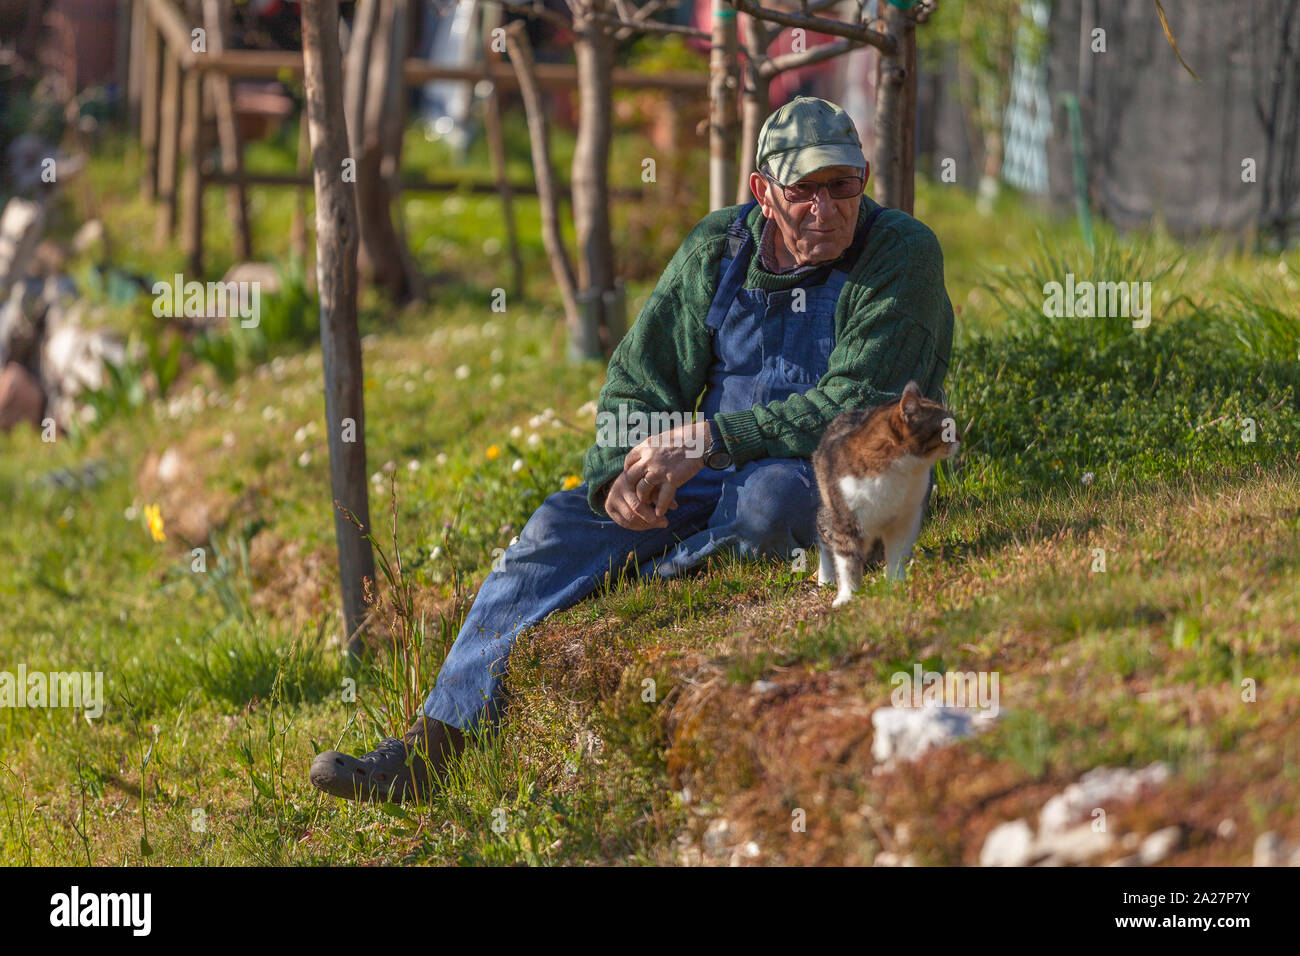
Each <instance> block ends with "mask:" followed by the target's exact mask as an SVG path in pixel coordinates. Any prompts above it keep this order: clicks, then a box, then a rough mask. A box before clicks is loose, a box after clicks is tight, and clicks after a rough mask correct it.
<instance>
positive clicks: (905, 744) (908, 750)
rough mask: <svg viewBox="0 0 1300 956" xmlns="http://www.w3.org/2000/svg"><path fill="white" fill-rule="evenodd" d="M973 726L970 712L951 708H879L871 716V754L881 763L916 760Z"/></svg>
mask: <svg viewBox="0 0 1300 956" xmlns="http://www.w3.org/2000/svg"><path fill="white" fill-rule="evenodd" d="M979 723H980V724H981V725H984V726H986V725H988V724H990V723H992V722H991V721H987V720H982V721H980V722H979ZM973 724H974V721H973V719H972V716H971V712H969V711H966V710H961V709H957V708H952V707H933V706H931V707H881V708H879V709H878V710H876V711H875V712H874V713H873V714H872V715H871V726H872V728H873V729H874V730H875V735H874V737H873V739H872V741H871V755H872V756H873V757H875V758H876V759H877V760H879V761H882V762H883V761H887V760H916V759H917V758H918V757H920V756H921V755H922V754H924V753H925V752H926V751H927V750H930V749H932V748H934V747H943V746H946V745H947V744H950V743H952V742H953V741H955V740H959V739H961V738H962V737H966V736H969V735H970V734H971V733H973V732H974V731H975V730H976V729H977V728H976V727H974V726H973ZM978 729H983V726H981V727H980V728H978Z"/></svg>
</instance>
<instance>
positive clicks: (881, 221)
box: [583, 196, 953, 515]
mask: <svg viewBox="0 0 1300 956" xmlns="http://www.w3.org/2000/svg"><path fill="white" fill-rule="evenodd" d="M875 208H877V206H876V203H875V202H873V201H872V200H871V199H870V198H868V197H867V196H863V197H862V202H861V204H860V208H859V210H858V228H859V229H861V228H862V225H863V223H864V221H865V220H866V217H867V216H868V215H869V214H870V212H871V211H872V210H873V209H875ZM739 211H740V207H739V206H731V207H728V208H725V209H718V210H715V211H714V212H711V213H709V214H708V215H707V216H705V217H704V218H703V219H702V220H700V222H699V223H698V224H697V225H696V226H695V228H694V229H692V230H691V232H690V235H688V236H687V237H686V239H685V241H684V242H683V243H682V244H681V246H680V247H679V248H678V249H677V252H676V253H675V254H674V255H673V258H672V261H671V262H669V263H668V268H667V269H665V270H664V273H663V275H662V276H660V278H659V282H658V283H657V284H656V285H655V288H654V291H653V292H652V293H651V294H650V298H649V300H648V301H647V302H646V304H645V307H644V308H643V309H642V310H641V314H640V315H639V316H638V317H637V320H636V322H634V323H633V324H632V328H631V329H630V330H629V331H628V334H627V335H626V336H625V337H624V338H623V341H622V342H620V343H619V344H618V347H617V348H616V349H615V350H614V354H613V356H612V357H611V358H610V362H609V370H608V373H607V376H606V379H605V386H604V388H602V389H601V390H600V398H599V401H598V402H597V409H598V411H599V412H609V413H611V414H613V415H617V414H618V410H619V407H620V406H624V407H625V408H626V409H627V411H628V412H632V411H640V412H643V413H650V412H665V411H680V412H690V411H693V410H695V409H697V408H698V407H699V405H698V402H699V399H700V397H701V396H702V394H703V392H704V388H705V386H706V385H707V383H708V377H709V368H710V366H711V365H712V363H713V361H714V354H713V340H712V335H711V333H710V332H709V329H708V326H706V325H705V318H706V317H707V315H708V312H709V304H710V303H711V302H712V301H713V294H714V292H715V291H716V289H717V281H718V265H719V263H720V262H721V259H722V255H723V249H724V246H725V245H726V242H725V239H726V232H727V227H728V226H729V225H731V222H732V220H733V219H735V217H736V214H737V213H738V212H739ZM746 223H747V224H748V226H749V229H750V232H751V233H752V234H753V237H754V248H755V249H757V248H758V242H759V237H760V235H761V230H762V227H763V212H762V210H761V209H760V208H759V207H758V206H755V207H754V208H753V209H752V210H751V211H750V213H749V217H748V219H747V220H746ZM836 265H839V266H841V267H843V266H845V265H846V264H845V263H840V262H836V263H830V264H827V265H826V266H825V267H822V268H818V269H816V270H814V271H812V272H805V273H802V274H799V275H793V276H791V275H785V276H779V275H774V274H773V273H771V272H768V271H766V270H765V269H763V268H762V267H761V266H760V265H759V257H758V255H757V253H755V254H754V255H753V257H752V258H751V259H750V264H749V273H748V275H747V276H746V278H745V283H744V284H745V287H746V288H750V289H790V288H793V287H794V286H797V285H803V284H809V285H812V284H819V283H821V282H823V281H825V279H826V278H827V276H828V275H829V272H830V269H831V268H832V267H833V266H836ZM847 271H848V273H849V278H848V281H847V282H846V283H845V285H844V288H843V290H842V291H841V293H840V297H839V301H838V302H837V303H836V306H835V348H834V350H833V351H832V352H831V356H830V365H829V368H828V369H827V372H826V374H825V375H824V376H823V377H822V379H821V381H820V382H818V383H817V385H816V386H815V387H813V388H811V389H809V390H808V391H807V392H804V393H803V394H802V395H791V396H790V397H789V398H787V399H784V400H783V401H778V402H769V403H768V404H766V405H755V406H754V407H753V408H750V409H746V410H743V411H735V412H721V413H719V414H718V416H717V419H716V421H717V423H718V427H719V428H720V429H721V431H722V435H723V439H724V440H725V442H726V445H727V451H728V452H730V453H731V457H732V460H733V461H734V462H735V464H736V466H737V467H739V466H741V465H744V464H745V463H746V462H749V461H753V460H754V459H756V458H765V457H772V458H810V457H811V456H812V453H813V450H814V449H816V447H817V443H818V441H820V440H821V436H822V432H823V430H825V428H826V426H827V425H828V424H830V421H831V419H833V418H834V417H835V416H836V415H838V414H839V413H840V412H842V411H844V410H846V409H849V408H870V407H871V406H873V405H879V404H880V403H881V402H886V401H889V400H890V399H894V398H898V396H899V395H901V394H902V391H903V388H904V387H905V386H906V385H907V383H908V380H910V379H915V380H916V383H917V384H918V385H919V386H920V387H921V390H922V391H923V392H924V393H925V394H926V395H928V396H930V397H931V398H937V397H938V395H939V389H940V387H941V386H942V384H943V379H944V375H945V374H946V373H947V371H948V360H949V357H950V354H951V352H952V331H953V314H952V304H951V303H950V302H949V301H948V293H947V291H946V290H945V289H944V285H943V253H942V252H941V251H940V249H939V242H938V240H937V239H936V238H935V236H934V233H933V232H931V231H930V229H929V228H928V227H927V226H926V225H925V224H924V223H922V222H920V221H919V220H917V219H913V218H912V217H911V216H909V215H907V214H906V213H903V212H900V211H898V210H896V209H887V210H885V211H884V212H883V213H881V214H880V215H879V216H878V217H877V218H876V221H875V222H874V223H872V225H871V232H870V234H869V236H868V238H867V242H866V245H865V246H864V247H863V248H862V251H861V253H860V255H859V256H858V260H857V262H855V263H853V264H852V267H851V268H848V269H847ZM630 450H631V449H630V447H628V448H618V447H602V446H601V445H599V444H597V445H593V446H592V447H591V448H590V449H589V450H588V451H587V454H586V457H585V458H584V459H583V478H584V480H585V482H586V485H587V500H588V503H589V504H590V505H591V507H592V510H593V511H595V512H596V513H597V514H600V515H605V510H604V503H605V495H606V494H607V493H608V491H609V488H608V486H609V484H610V483H611V482H612V481H613V479H614V478H616V477H618V474H619V472H620V471H622V470H623V459H624V458H625V457H626V456H627V453H628V451H630Z"/></svg>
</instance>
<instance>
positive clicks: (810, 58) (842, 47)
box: [758, 37, 866, 80]
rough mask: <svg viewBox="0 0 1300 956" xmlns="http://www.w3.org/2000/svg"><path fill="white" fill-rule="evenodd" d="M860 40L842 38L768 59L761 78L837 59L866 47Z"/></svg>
mask: <svg viewBox="0 0 1300 956" xmlns="http://www.w3.org/2000/svg"><path fill="white" fill-rule="evenodd" d="M865 45H866V44H864V43H862V42H861V41H859V40H849V39H846V38H844V37H841V38H840V39H838V40H832V41H831V42H830V43H823V44H822V45H821V46H815V47H813V48H812V49H811V50H804V51H803V52H802V53H782V54H781V55H780V56H773V57H768V58H766V59H765V60H764V62H763V63H761V64H760V65H759V68H758V73H759V76H761V77H763V79H765V80H770V79H771V78H772V77H774V76H776V75H777V74H778V73H784V72H785V71H786V70H793V69H797V68H798V67H801V66H811V65H812V64H814V63H820V62H822V60H829V59H831V58H832V57H837V56H839V55H840V54H841V53H846V52H848V51H849V50H855V49H857V48H858V47H861V46H865Z"/></svg>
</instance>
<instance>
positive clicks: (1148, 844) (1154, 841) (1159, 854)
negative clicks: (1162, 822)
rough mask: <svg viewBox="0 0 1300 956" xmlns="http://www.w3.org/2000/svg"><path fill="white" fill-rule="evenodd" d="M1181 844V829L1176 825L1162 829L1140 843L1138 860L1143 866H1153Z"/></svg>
mask: <svg viewBox="0 0 1300 956" xmlns="http://www.w3.org/2000/svg"><path fill="white" fill-rule="evenodd" d="M1182 842H1183V828H1182V827H1180V826H1178V825H1176V824H1175V825H1174V826H1171V827H1164V828H1163V829H1160V830H1157V831H1156V832H1155V833H1153V834H1151V835H1150V836H1149V837H1147V838H1146V839H1145V840H1143V841H1142V846H1141V848H1140V849H1139V850H1138V860H1139V861H1141V863H1142V865H1143V866H1154V865H1155V864H1157V863H1159V862H1160V861H1161V860H1163V859H1164V858H1165V857H1167V856H1168V855H1169V854H1170V853H1173V852H1174V850H1176V849H1178V844H1180V843H1182Z"/></svg>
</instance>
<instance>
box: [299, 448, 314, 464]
mask: <svg viewBox="0 0 1300 956" xmlns="http://www.w3.org/2000/svg"><path fill="white" fill-rule="evenodd" d="M310 464H311V452H309V451H305V452H303V453H302V454H301V455H299V456H298V465H299V466H300V467H302V468H306V467H307V466H308V465H310Z"/></svg>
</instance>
